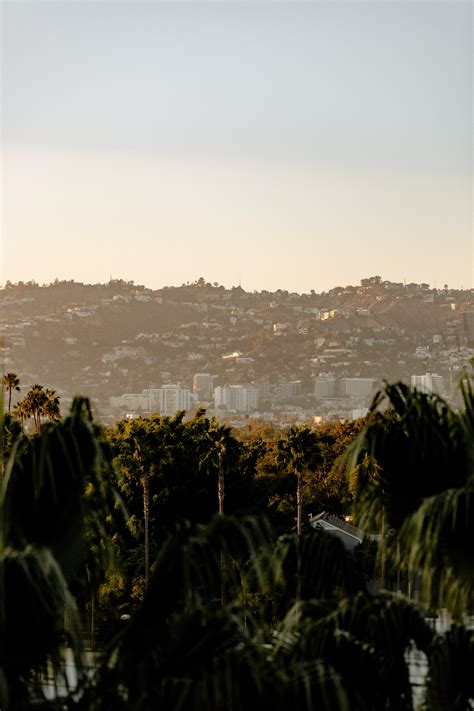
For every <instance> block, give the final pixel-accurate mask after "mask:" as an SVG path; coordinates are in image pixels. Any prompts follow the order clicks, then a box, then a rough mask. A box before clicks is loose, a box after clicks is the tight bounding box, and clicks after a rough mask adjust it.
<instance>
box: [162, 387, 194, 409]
mask: <svg viewBox="0 0 474 711" xmlns="http://www.w3.org/2000/svg"><path fill="white" fill-rule="evenodd" d="M158 393H159V396H158V397H159V400H160V405H159V410H158V411H159V413H160V415H174V414H175V413H176V412H178V410H188V409H189V403H190V391H189V388H182V387H181V384H180V383H178V384H177V385H173V384H171V383H170V384H168V385H163V387H162V388H159V389H158Z"/></svg>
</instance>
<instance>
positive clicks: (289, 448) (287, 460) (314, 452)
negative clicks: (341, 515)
mask: <svg viewBox="0 0 474 711" xmlns="http://www.w3.org/2000/svg"><path fill="white" fill-rule="evenodd" d="M276 458H277V463H278V464H279V465H280V466H283V467H285V468H288V469H290V470H291V471H293V473H294V474H295V476H296V533H297V535H298V536H299V535H301V529H302V516H303V496H304V494H303V486H304V475H305V473H306V472H309V471H315V469H316V467H317V466H318V465H319V464H320V462H321V460H322V456H321V449H320V446H319V442H318V437H317V435H316V433H315V432H314V430H312V429H311V427H308V426H307V425H304V426H302V425H292V426H291V427H290V428H289V429H288V430H287V431H286V433H285V435H284V437H282V438H280V439H279V440H278V441H277V456H276Z"/></svg>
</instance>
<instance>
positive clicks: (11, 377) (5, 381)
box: [2, 373, 20, 414]
mask: <svg viewBox="0 0 474 711" xmlns="http://www.w3.org/2000/svg"><path fill="white" fill-rule="evenodd" d="M2 385H3V387H4V388H5V390H8V414H10V410H11V404H12V390H16V391H17V392H20V379H19V378H18V376H17V374H16V373H5V375H4V376H3V378H2Z"/></svg>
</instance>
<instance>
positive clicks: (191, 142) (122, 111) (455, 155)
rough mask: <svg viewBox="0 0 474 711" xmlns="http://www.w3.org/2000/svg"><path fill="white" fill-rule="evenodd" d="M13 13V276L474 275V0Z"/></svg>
mask: <svg viewBox="0 0 474 711" xmlns="http://www.w3.org/2000/svg"><path fill="white" fill-rule="evenodd" d="M2 15H3V22H2V28H3V29H2V33H3V40H4V41H3V51H2V60H3V61H2V65H3V66H2V75H3V82H2V83H3V105H4V112H3V127H2V134H3V140H2V144H3V145H2V153H3V157H2V170H3V190H2V198H3V199H2V202H3V210H2V218H3V219H2V227H3V229H2V234H3V238H2V272H1V280H2V282H3V283H4V282H5V281H6V280H8V279H9V280H11V281H18V280H25V281H26V280H29V279H35V280H36V281H38V282H40V283H48V282H50V281H53V280H54V279H55V278H56V277H58V278H59V279H71V278H74V279H76V280H77V281H84V282H105V281H107V279H108V278H109V275H110V274H112V275H113V276H114V277H117V278H123V279H126V280H130V279H134V280H135V281H136V282H138V283H144V284H146V285H147V286H150V287H152V288H159V287H162V286H164V285H179V284H181V283H183V282H187V281H194V280H196V279H197V278H199V277H200V276H203V277H204V278H205V279H206V280H208V281H210V282H213V281H218V282H219V283H223V284H225V285H226V286H232V285H237V284H239V283H241V284H242V286H243V288H245V289H247V290H254V289H257V290H260V289H268V290H274V289H277V288H281V289H287V290H288V291H298V292H305V291H306V292H307V291H309V290H310V289H315V290H317V291H323V290H327V289H329V288H331V287H334V286H336V285H339V284H342V285H344V284H354V283H358V282H359V281H360V278H362V277H364V276H368V275H370V274H381V275H382V276H383V278H385V279H389V280H393V281H403V280H404V279H406V281H407V282H427V283H430V284H431V285H434V284H435V283H436V284H437V285H438V286H439V287H440V286H442V285H443V284H444V283H448V284H449V285H450V286H452V287H457V288H460V287H461V286H463V287H464V288H470V287H472V266H473V264H472V225H471V221H472V198H471V187H472V166H471V51H472V46H471V45H472V38H471V15H472V9H471V4H470V3H469V2H456V3H442V2H431V3H425V2H400V3H385V2H382V1H381V2H370V3H369V2H359V3H345V2H315V3H298V2H296V3H295V2H289V3H278V4H269V3H258V2H255V3H196V4H189V3H160V2H157V3H141V2H138V3H127V2H124V3H74V4H63V3H49V2H41V3H29V2H25V3H21V4H20V3H4V5H3V7H2Z"/></svg>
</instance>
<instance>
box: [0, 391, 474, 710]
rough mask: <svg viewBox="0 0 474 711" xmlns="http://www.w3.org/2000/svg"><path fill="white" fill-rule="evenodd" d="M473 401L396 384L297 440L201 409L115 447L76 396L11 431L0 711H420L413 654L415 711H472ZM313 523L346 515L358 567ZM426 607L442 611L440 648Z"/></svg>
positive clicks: (138, 428) (126, 426) (1, 588)
mask: <svg viewBox="0 0 474 711" xmlns="http://www.w3.org/2000/svg"><path fill="white" fill-rule="evenodd" d="M5 387H8V385H7V384H5ZM462 395H463V401H464V406H463V408H462V410H460V411H459V412H456V411H454V410H452V409H451V408H449V406H448V405H447V404H446V403H445V402H444V401H442V400H441V399H440V398H438V397H436V396H432V395H426V394H424V393H420V392H417V391H413V390H411V389H410V388H407V387H406V386H404V385H403V384H397V385H393V386H387V387H386V388H385V389H384V391H383V392H382V393H380V394H379V395H378V396H377V397H376V398H375V400H374V403H373V407H372V410H371V412H370V414H369V417H368V420H367V421H366V422H365V421H360V422H353V423H342V424H341V423H339V422H334V423H327V424H325V425H324V426H322V427H319V428H316V429H312V428H309V427H296V426H294V427H292V428H290V429H289V430H287V431H285V432H281V431H278V430H275V429H273V428H272V427H270V426H266V425H265V426H261V425H255V426H254V425H249V427H248V428H246V430H245V431H242V432H238V431H233V430H231V429H230V428H229V427H227V426H224V425H222V424H220V423H218V422H216V421H215V420H213V419H209V418H208V417H206V414H205V412H204V411H203V410H200V411H198V412H197V413H196V415H195V416H194V417H193V418H191V419H187V420H186V419H185V417H184V413H177V415H176V416H175V417H173V418H168V417H159V416H152V417H150V418H146V419H145V418H139V419H135V420H124V421H120V422H117V423H116V424H115V426H114V427H112V428H110V429H109V430H107V431H103V430H101V429H100V428H99V427H98V426H97V425H96V424H95V423H94V421H93V419H92V414H91V411H90V408H89V404H88V402H87V401H85V400H81V399H77V400H76V401H75V402H74V404H73V407H72V410H71V413H70V414H69V415H68V416H67V417H66V418H64V419H63V420H61V421H52V422H48V423H46V424H41V423H40V426H39V427H35V428H34V429H35V430H37V431H35V432H34V433H32V434H31V435H27V434H25V433H24V431H23V428H22V426H21V424H18V425H16V424H15V423H16V420H15V418H14V417H12V416H11V415H7V416H6V417H5V421H4V426H3V430H2V431H3V433H4V434H3V442H4V453H3V457H2V461H4V463H5V467H4V473H3V478H2V486H1V500H0V503H1V519H0V536H1V537H0V707H1V708H2V709H26V708H44V709H53V708H79V709H97V710H101V711H102V710H104V711H105V710H106V709H154V708H159V709H170V710H171V709H173V710H174V709H196V711H197V710H198V709H200V710H201V709H209V710H214V709H215V710H216V711H217V710H220V709H223V708H225V709H236V710H240V709H242V710H244V709H248V708H253V707H255V705H258V707H259V708H260V707H261V708H264V709H266V708H268V709H270V708H271V709H272V711H273V710H274V709H282V711H283V709H285V710H286V709H288V708H289V707H291V706H292V705H295V706H296V707H297V708H301V709H330V710H331V711H332V710H334V709H350V710H351V711H352V710H353V709H356V710H359V709H360V710H361V711H363V710H366V709H368V710H370V711H372V710H373V711H380V709H392V710H393V711H400V710H402V709H407V710H411V709H414V708H415V698H414V693H413V689H414V687H413V679H412V678H411V676H410V670H411V667H410V659H412V658H414V655H415V657H416V655H418V657H416V658H422V659H424V660H425V663H426V665H427V667H428V672H427V675H426V679H425V682H426V683H425V688H424V691H423V700H422V703H423V704H424V706H423V708H426V709H433V710H438V709H440V710H441V709H446V708H454V709H459V711H461V710H462V711H463V710H464V709H468V708H471V707H472V703H473V701H474V688H473V681H472V674H471V671H470V670H471V669H472V665H473V662H474V637H473V632H472V629H470V628H469V624H468V615H469V613H472V612H473V606H474V603H473V589H474V564H473V560H472V540H473V536H472V534H473V530H472V525H473V524H472V521H473V517H472V493H473V486H474V481H473V455H474V436H473V435H474V396H473V392H472V390H471V387H470V385H469V383H467V382H466V383H464V384H463V387H462ZM53 419H55V418H53ZM322 510H326V511H328V512H329V513H333V514H338V515H340V516H343V515H345V514H346V515H347V514H349V513H350V512H351V511H353V515H354V517H355V519H356V521H357V523H358V524H359V525H360V526H362V527H364V528H365V530H366V532H367V535H366V538H365V539H364V542H363V543H362V544H361V545H359V546H358V547H357V548H356V549H355V551H354V552H353V553H350V552H349V551H348V550H346V549H345V548H344V545H343V544H342V543H341V541H340V540H339V539H338V538H336V537H334V536H331V535H330V534H328V533H326V532H324V531H322V530H319V529H318V530H315V529H313V528H312V527H311V526H310V525H309V524H308V522H307V514H308V513H310V512H311V513H316V512H317V513H319V512H321V511H322ZM374 548H375V549H376V550H375V551H374V550H373V549H374ZM410 598H411V599H410ZM428 608H430V616H431V617H432V616H433V615H436V614H439V613H440V612H441V611H443V614H444V615H445V616H446V615H447V613H449V615H450V617H446V619H447V620H448V623H447V624H448V627H449V625H450V624H451V622H452V624H451V626H450V628H449V631H448V632H447V633H446V634H440V633H438V632H436V631H435V630H434V629H433V625H432V624H431V622H430V619H429V615H428V614H427V609H428ZM65 610H66V615H65V614H64V612H65ZM450 621H451V622H450ZM84 626H85V627H86V628H87V638H88V642H89V643H92V644H93V645H94V646H95V647H96V648H98V649H99V652H98V653H96V655H95V662H94V669H93V673H92V674H90V673H89V674H87V673H86V672H85V668H84V664H83V662H84V656H83V648H82V644H83V642H84ZM66 647H68V648H70V649H71V650H72V654H73V656H74V665H75V669H76V671H77V677H78V679H77V685H75V684H74V685H73V686H74V688H70V689H68V688H67V687H68V684H67V675H66V669H65V655H64V650H65V648H66ZM48 675H49V676H50V677H51V676H52V677H53V678H54V679H55V680H56V683H57V684H59V686H60V687H61V686H62V687H64V688H63V689H62V691H58V692H57V693H56V694H53V697H54V698H53V700H48V698H47V696H46V695H45V693H44V690H45V680H46V677H47V676H48ZM61 693H62V698H61V699H59V698H58V694H59V695H61ZM417 698H418V697H417ZM417 703H419V700H418V701H417Z"/></svg>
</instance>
